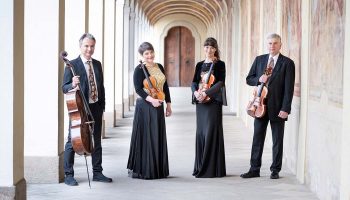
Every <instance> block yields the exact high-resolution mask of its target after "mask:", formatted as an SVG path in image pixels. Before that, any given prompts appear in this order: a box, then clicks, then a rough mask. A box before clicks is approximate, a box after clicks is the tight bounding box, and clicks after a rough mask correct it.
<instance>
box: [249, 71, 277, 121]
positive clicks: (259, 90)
mask: <svg viewBox="0 0 350 200" xmlns="http://www.w3.org/2000/svg"><path fill="white" fill-rule="evenodd" d="M271 73H272V67H270V66H268V67H267V68H266V69H265V72H264V74H265V75H266V76H270V75H271ZM265 85H266V84H265V83H261V84H260V85H258V86H257V87H255V89H254V92H253V99H252V100H250V101H249V103H248V106H247V109H246V110H247V113H248V115H250V116H252V117H254V118H261V117H263V116H264V115H265V113H266V102H265V99H266V96H267V93H268V89H267V87H266V86H265Z"/></svg>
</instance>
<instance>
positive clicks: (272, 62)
mask: <svg viewBox="0 0 350 200" xmlns="http://www.w3.org/2000/svg"><path fill="white" fill-rule="evenodd" d="M274 65H275V62H274V60H273V58H272V57H271V58H270V60H269V64H268V65H267V66H268V67H271V68H272V69H273V67H274Z"/></svg>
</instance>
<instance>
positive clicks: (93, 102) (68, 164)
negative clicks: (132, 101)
mask: <svg viewBox="0 0 350 200" xmlns="http://www.w3.org/2000/svg"><path fill="white" fill-rule="evenodd" d="M95 43H96V39H95V38H94V36H93V35H91V34H89V33H85V34H83V35H82V36H81V38H80V40H79V45H80V51H81V54H80V56H79V57H78V58H76V59H74V60H72V61H71V64H72V65H73V66H74V71H75V73H76V76H73V74H72V72H71V70H70V69H69V68H68V67H66V68H65V71H64V77H63V85H62V90H63V93H67V92H69V91H71V90H78V89H80V90H81V91H82V93H83V95H84V97H85V99H86V100H87V102H88V104H89V108H90V110H91V113H92V116H93V118H94V120H95V126H94V132H93V136H94V146H95V148H94V151H93V152H92V154H91V157H92V167H93V179H92V180H93V181H100V182H112V179H111V178H108V177H106V176H104V175H103V174H102V170H103V169H102V147H101V129H102V115H103V112H104V109H105V89H104V85H103V71H102V65H101V62H100V61H98V60H95V59H93V58H91V56H92V55H93V53H94V50H95ZM89 76H90V77H89ZM79 83H80V88H79V87H78V84H79ZM70 123H71V122H70ZM70 123H69V124H70ZM74 154H75V152H74V150H73V147H72V143H71V130H70V129H69V134H68V141H67V143H66V146H65V151H64V173H65V179H64V182H65V184H67V185H71V186H74V185H78V182H77V181H76V180H75V179H74V170H73V165H74Z"/></svg>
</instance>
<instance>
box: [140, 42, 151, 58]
mask: <svg viewBox="0 0 350 200" xmlns="http://www.w3.org/2000/svg"><path fill="white" fill-rule="evenodd" d="M147 50H151V51H154V48H153V46H152V44H151V43H149V42H143V43H142V44H141V45H140V46H139V49H138V51H139V54H141V55H143V53H144V52H145V51H147Z"/></svg>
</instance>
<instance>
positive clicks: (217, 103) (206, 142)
mask: <svg viewBox="0 0 350 200" xmlns="http://www.w3.org/2000/svg"><path fill="white" fill-rule="evenodd" d="M204 53H205V60H203V61H201V62H198V63H197V65H196V70H195V74H194V77H193V82H192V87H191V88H192V93H193V98H192V103H195V104H196V116H197V131H196V156H195V163H194V170H193V174H192V175H193V176H195V177H196V178H213V177H223V176H226V166H225V147H224V136H223V128H222V105H223V102H224V101H225V100H224V99H223V94H222V87H223V86H224V85H225V74H226V70H225V63H224V62H223V61H221V60H220V55H219V48H218V44H217V41H216V40H215V39H214V38H207V39H206V41H205V42H204ZM211 66H212V73H211V74H212V75H214V77H215V81H214V82H213V84H212V85H211V87H210V88H209V89H207V90H206V89H202V88H203V87H204V83H206V81H205V80H204V79H205V77H206V76H207V75H208V73H209V72H210V68H211ZM207 97H209V98H210V100H209V101H207V100H206V98H207Z"/></svg>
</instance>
